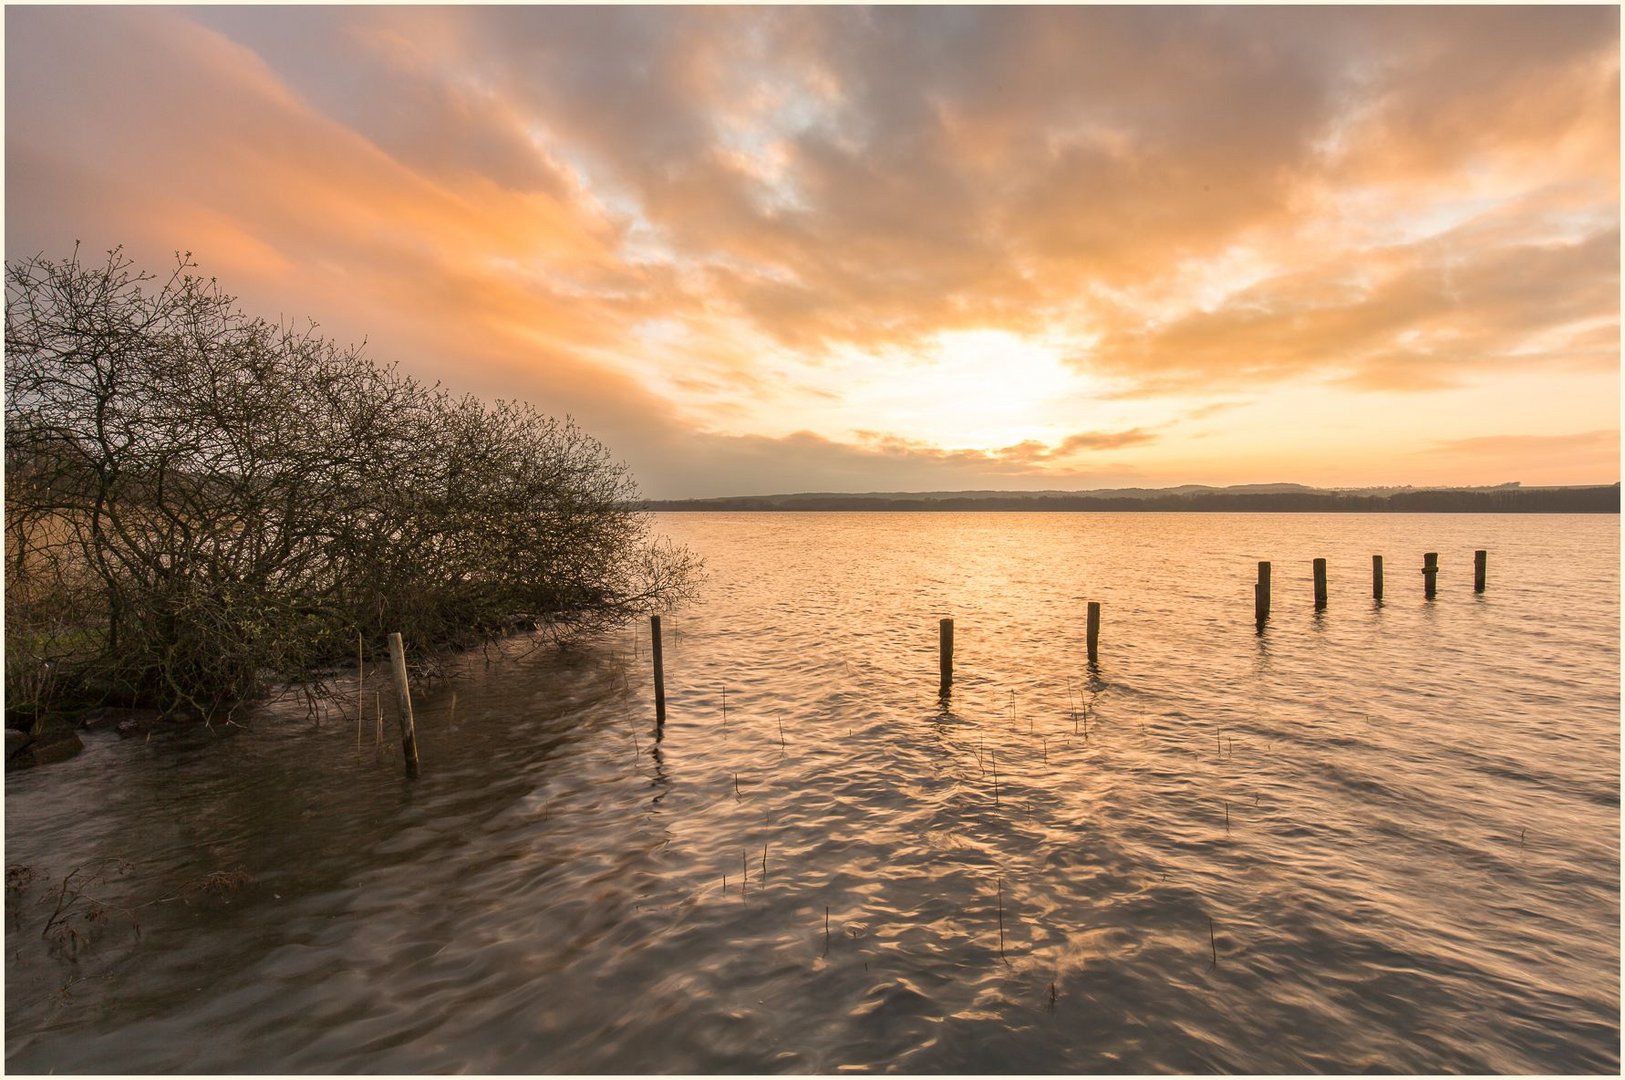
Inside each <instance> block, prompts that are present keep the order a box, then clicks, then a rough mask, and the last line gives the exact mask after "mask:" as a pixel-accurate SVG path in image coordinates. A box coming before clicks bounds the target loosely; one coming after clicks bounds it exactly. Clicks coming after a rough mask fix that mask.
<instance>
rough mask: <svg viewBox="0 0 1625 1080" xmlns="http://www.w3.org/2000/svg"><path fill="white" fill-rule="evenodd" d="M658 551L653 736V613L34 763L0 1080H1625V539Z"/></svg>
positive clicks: (703, 521) (1501, 532)
mask: <svg viewBox="0 0 1625 1080" xmlns="http://www.w3.org/2000/svg"><path fill="white" fill-rule="evenodd" d="M660 525H661V528H662V529H663V530H664V531H665V532H667V533H669V534H670V535H672V536H673V537H674V538H676V539H677V540H679V541H680V542H683V543H687V544H688V545H690V546H692V547H693V548H695V549H696V550H698V551H700V552H701V553H703V554H704V555H706V556H707V558H708V560H709V565H710V572H711V577H710V581H709V583H708V585H707V587H706V589H705V590H704V598H703V600H702V601H701V602H700V603H697V604H695V605H692V606H690V607H688V608H686V609H684V610H681V611H678V612H674V613H670V614H668V615H666V616H665V617H664V620H663V621H664V624H665V643H664V644H665V649H664V653H665V665H666V672H667V697H668V703H669V719H668V721H667V723H666V724H665V726H664V729H663V730H660V731H658V732H657V731H656V729H655V725H654V723H653V691H652V686H651V683H650V665H649V647H648V629H647V626H640V627H636V628H633V629H631V630H629V631H628V632H627V633H626V634H623V635H621V636H619V637H615V638H611V639H607V640H605V641H603V642H601V643H599V644H597V645H595V646H594V647H592V648H590V649H587V650H584V651H582V652H580V653H578V654H574V655H560V654H558V653H555V652H552V651H542V652H535V653H530V654H527V655H523V656H519V657H517V658H510V659H500V658H496V657H492V658H489V662H488V658H486V657H483V656H480V655H474V656H471V657H468V658H466V659H465V660H464V662H463V663H462V668H463V673H462V676H461V677H460V678H458V679H455V680H452V681H449V682H446V683H441V684H437V685H435V686H434V687H432V688H430V689H428V690H427V691H426V692H424V693H423V694H421V695H420V697H419V699H418V705H417V718H418V728H419V733H420V752H421V756H422V760H423V776H422V778H421V779H419V780H417V781H415V782H414V781H407V780H404V779H403V778H402V777H401V775H400V773H401V766H400V757H399V747H398V745H397V744H396V743H395V742H394V740H393V739H392V738H390V737H389V734H388V730H389V729H386V734H385V738H384V741H383V745H382V746H379V745H377V735H376V730H375V728H374V720H373V710H374V701H375V699H374V697H373V695H374V693H375V692H376V691H377V690H379V689H384V685H383V683H382V682H381V681H380V680H378V679H377V677H376V675H374V676H373V677H372V681H370V682H369V684H368V686H367V688H366V690H365V691H364V694H363V698H364V700H365V703H366V707H367V719H366V721H365V724H364V726H363V728H362V729H361V730H360V731H358V729H357V726H356V723H355V716H354V710H353V707H352V708H351V710H350V711H349V712H348V713H347V714H343V715H340V714H330V715H328V716H327V717H326V718H325V719H324V720H323V721H322V722H321V723H320V724H319V725H315V724H313V723H311V722H309V721H307V720H305V719H303V718H302V717H301V716H300V715H299V714H298V712H297V710H288V709H271V710H266V711H264V712H263V713H261V714H259V715H257V716H255V717H253V718H252V719H251V720H250V721H249V723H250V725H251V730H248V731H240V732H233V733H232V734H230V736H229V737H221V736H219V735H215V734H212V733H209V732H206V731H200V732H190V733H176V734H169V735H163V736H155V737H154V738H153V739H152V740H151V741H148V742H143V741H141V740H120V739H118V738H117V737H116V736H114V735H112V734H106V735H90V736H87V744H88V745H87V749H86V752H85V753H84V754H82V755H81V756H80V757H78V758H76V759H74V760H72V761H69V762H65V763H62V764H60V765H54V766H47V767H44V768H41V769H37V770H33V771H30V772H26V773H19V774H12V775H10V776H8V777H7V780H6V859H7V862H8V864H14V865H26V866H27V867H28V868H29V870H30V871H31V873H32V881H31V882H29V883H28V884H26V885H23V886H21V887H20V888H18V889H15V890H8V896H7V913H8V919H7V938H6V946H7V954H6V955H7V960H6V973H7V982H6V1065H7V1068H8V1069H9V1070H11V1071H24V1072H44V1071H47V1070H50V1069H55V1070H56V1071H58V1072H72V1071H97V1072H106V1071H194V1072H222V1071H223V1072H243V1071H267V1072H439V1071H446V1072H561V1071H562V1072H682V1073H706V1072H719V1071H751V1072H778V1071H785V1072H807V1071H816V1072H826V1073H833V1072H840V1071H853V1070H876V1071H879V1070H901V1071H915V1072H923V1071H949V1072H956V1073H983V1072H1057V1071H1058V1072H1073V1073H1089V1072H1109V1071H1125V1072H1162V1071H1206V1070H1230V1071H1244V1072H1258V1073H1296V1072H1319V1071H1336V1072H1346V1071H1362V1070H1378V1071H1386V1072H1458V1071H1460V1072H1538V1073H1545V1072H1603V1073H1617V1072H1618V1069H1619V960H1620V954H1619V880H1620V879H1619V820H1620V818H1619V790H1620V775H1619V685H1620V684H1619V674H1620V669H1619V596H1620V592H1619V578H1618V571H1619V546H1618V541H1619V524H1618V518H1617V517H1612V516H1607V517H1593V516H1573V517H1569V516H1534V515H1518V516H1512V515H1508V516H1495V515H1482V516H1480V515H1369V516H1368V515H1347V514H1338V515H1324V516H1321V515H1269V514H1256V515H1250V514H1234V515H1230V514H1200V515H1180V514H1141V515H1133V514H1128V515H1113V514H926V513H917V514H872V513H871V514H816V513H811V514H673V515H663V516H662V517H661V519H660ZM1477 548H1484V549H1487V550H1488V551H1489V552H1490V562H1489V588H1488V590H1487V591H1486V592H1485V593H1484V594H1482V595H1475V594H1474V593H1473V591H1472V552H1473V551H1474V549H1477ZM1424 551H1437V552H1439V553H1440V565H1441V572H1440V576H1439V594H1438V597H1437V598H1436V599H1435V600H1433V601H1431V602H1429V601H1426V600H1424V599H1423V596H1422V586H1421V575H1420V574H1419V573H1418V572H1417V571H1418V569H1419V568H1420V566H1421V562H1422V559H1421V556H1422V553H1423V552H1424ZM1373 553H1381V554H1383V555H1385V557H1386V562H1387V576H1388V580H1387V590H1386V591H1387V599H1386V602H1385V603H1384V604H1382V605H1378V604H1376V603H1374V602H1373V600H1372V599H1371V592H1370V584H1371V582H1370V556H1371V555H1372V554H1373ZM1316 557H1324V558H1326V559H1327V560H1328V562H1329V566H1330V603H1329V607H1328V608H1327V610H1326V611H1324V612H1322V613H1318V614H1317V613H1315V612H1314V611H1313V605H1312V589H1311V584H1310V572H1311V571H1310V563H1311V560H1312V559H1314V558H1316ZM1260 559H1268V560H1270V561H1271V562H1272V563H1273V564H1274V584H1275V597H1274V615H1273V617H1272V619H1271V621H1270V624H1269V626H1268V627H1267V628H1266V629H1265V631H1264V632H1263V633H1262V634H1259V633H1257V632H1255V629H1254V627H1253V624H1252V582H1253V579H1254V576H1255V566H1256V563H1257V561H1258V560H1260ZM1087 600H1098V601H1100V602H1101V603H1102V605H1103V612H1104V619H1103V630H1102V640H1101V658H1100V663H1099V666H1098V669H1096V670H1093V671H1091V670H1090V669H1089V668H1088V666H1087V665H1086V663H1085V662H1084V657H1083V645H1084V642H1083V638H1084V610H1085V602H1086V601H1087ZM949 615H951V616H953V617H954V619H955V620H956V644H957V653H956V681H955V684H954V688H953V692H952V695H951V696H950V698H949V699H948V700H946V701H942V700H939V698H938V696H937V671H936V664H937V640H936V625H937V620H938V619H939V618H941V617H943V616H949ZM510 651H513V650H512V649H510ZM346 678H350V676H346ZM386 696H387V695H386ZM384 707H385V709H386V711H387V709H388V704H387V702H386V703H385V706H384ZM389 724H390V726H391V728H392V726H393V719H392V718H391V719H390V720H389ZM75 868H84V869H83V870H82V873H81V876H80V877H79V878H78V879H76V881H77V882H78V883H79V885H82V886H83V889H82V893H83V896H84V897H85V899H81V900H79V901H77V902H76V904H77V906H74V907H71V908H70V910H69V915H70V921H71V919H73V918H77V919H79V921H78V922H77V923H73V925H74V927H75V928H76V931H77V932H78V933H80V934H81V936H82V939H83V940H82V941H81V942H78V943H77V944H76V943H75V942H74V941H73V940H65V941H63V942H59V943H57V944H56V945H54V946H53V945H52V944H51V943H50V942H49V941H47V940H45V939H43V938H42V936H41V929H42V926H43V925H44V923H45V922H46V921H47V919H48V918H49V917H50V916H51V914H52V912H53V910H54V909H55V907H56V905H57V904H58V902H59V900H60V899H61V898H62V897H63V896H64V895H65V894H63V893H62V892H61V891H60V885H61V882H62V880H63V878H64V876H65V875H67V874H69V873H70V872H72V871H73V870H74V869H75ZM238 872H240V874H239V873H238ZM209 875H216V876H215V877H213V878H212V879H211V878H210V876H209ZM86 879H92V880H93V884H85V882H86ZM210 883H212V884H213V885H214V886H216V887H215V888H208V887H206V886H207V885H209V884H210ZM66 895H69V896H73V895H79V893H76V892H72V891H70V893H68V894H66ZM90 898H94V900H96V901H99V902H100V903H101V904H103V905H104V913H103V915H102V917H101V918H100V919H99V920H98V921H97V922H95V923H92V922H88V921H85V920H84V919H83V914H84V913H86V912H87V911H89V907H90ZM826 926H827V932H826Z"/></svg>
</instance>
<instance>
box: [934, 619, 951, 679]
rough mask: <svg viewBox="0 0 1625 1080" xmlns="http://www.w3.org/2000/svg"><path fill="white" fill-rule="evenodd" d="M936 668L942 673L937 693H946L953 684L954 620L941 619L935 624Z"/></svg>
mask: <svg viewBox="0 0 1625 1080" xmlns="http://www.w3.org/2000/svg"><path fill="white" fill-rule="evenodd" d="M937 668H938V670H939V671H940V672H941V673H942V683H941V685H940V686H939V688H938V691H937V692H938V693H941V694H946V693H947V692H948V688H949V687H951V686H953V684H954V621H953V620H952V619H943V620H942V621H941V622H939V623H938V624H937Z"/></svg>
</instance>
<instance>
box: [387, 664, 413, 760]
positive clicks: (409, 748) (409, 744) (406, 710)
mask: <svg viewBox="0 0 1625 1080" xmlns="http://www.w3.org/2000/svg"><path fill="white" fill-rule="evenodd" d="M389 665H390V667H392V668H394V669H395V700H396V702H397V703H398V704H399V706H400V708H399V709H398V710H397V712H398V714H399V716H400V721H401V753H402V754H403V755H404V756H405V758H406V775H407V776H413V777H415V776H417V774H418V733H417V728H416V727H415V726H414V725H413V723H412V688H411V687H410V686H409V685H408V684H407V681H406V646H404V645H402V644H401V635H399V634H391V635H389Z"/></svg>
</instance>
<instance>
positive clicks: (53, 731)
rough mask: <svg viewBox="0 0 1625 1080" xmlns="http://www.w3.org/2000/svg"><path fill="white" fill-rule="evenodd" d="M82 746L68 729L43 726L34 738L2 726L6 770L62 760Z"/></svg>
mask: <svg viewBox="0 0 1625 1080" xmlns="http://www.w3.org/2000/svg"><path fill="white" fill-rule="evenodd" d="M84 748H85V744H84V743H82V742H80V741H79V736H78V734H77V733H76V732H74V731H73V730H72V729H71V728H63V727H47V728H46V729H45V730H44V732H42V733H41V734H40V735H39V736H38V737H35V738H31V737H30V736H29V734H28V733H27V732H26V731H17V730H15V729H13V728H7V729H6V771H7V772H10V771H11V770H13V769H27V768H32V767H33V766H35V765H49V764H51V763H52V762H57V761H66V760H68V759H69V758H71V757H73V756H74V755H75V754H77V753H79V751H81V750H83V749H84Z"/></svg>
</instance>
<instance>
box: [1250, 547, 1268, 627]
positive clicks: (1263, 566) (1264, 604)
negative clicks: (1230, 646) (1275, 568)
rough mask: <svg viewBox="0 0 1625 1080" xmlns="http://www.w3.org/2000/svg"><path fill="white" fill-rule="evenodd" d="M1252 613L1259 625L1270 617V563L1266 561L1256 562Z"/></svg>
mask: <svg viewBox="0 0 1625 1080" xmlns="http://www.w3.org/2000/svg"><path fill="white" fill-rule="evenodd" d="M1253 615H1254V617H1256V618H1257V620H1258V625H1259V626H1261V627H1262V626H1263V625H1264V620H1266V619H1268V618H1269V617H1270V564H1269V563H1267V562H1261V563H1259V564H1258V583H1257V584H1255V585H1254V586H1253Z"/></svg>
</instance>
